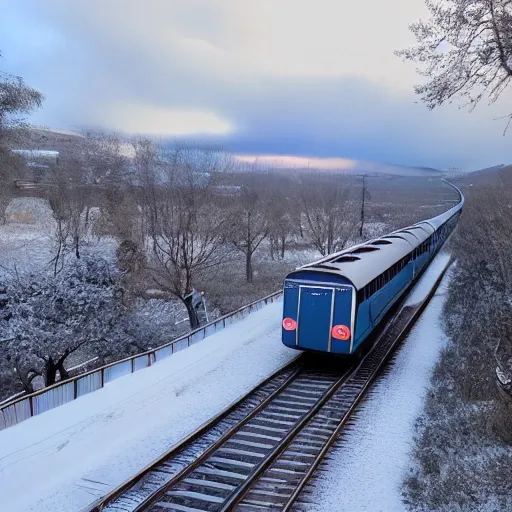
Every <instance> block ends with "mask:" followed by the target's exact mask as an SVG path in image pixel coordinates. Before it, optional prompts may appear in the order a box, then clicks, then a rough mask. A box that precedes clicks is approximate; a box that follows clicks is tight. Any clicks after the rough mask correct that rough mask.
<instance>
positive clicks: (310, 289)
mask: <svg viewBox="0 0 512 512" xmlns="http://www.w3.org/2000/svg"><path fill="white" fill-rule="evenodd" d="M333 311H334V288H326V287H323V286H304V285H303V286H300V288H299V315H298V321H297V324H298V326H297V328H298V332H297V344H298V346H299V347H300V348H303V349H309V350H321V351H322V352H326V351H328V350H329V347H330V341H331V324H332V316H333Z"/></svg>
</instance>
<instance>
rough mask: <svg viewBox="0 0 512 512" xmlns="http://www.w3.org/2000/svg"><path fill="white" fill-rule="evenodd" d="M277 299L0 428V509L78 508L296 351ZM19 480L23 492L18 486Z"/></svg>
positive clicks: (58, 511) (55, 511) (56, 510)
mask: <svg viewBox="0 0 512 512" xmlns="http://www.w3.org/2000/svg"><path fill="white" fill-rule="evenodd" d="M281 309H282V303H281V302H277V303H274V304H271V305H269V306H266V307H265V308H263V309H261V310H260V311H258V312H255V313H253V314H251V315H249V316H248V317H246V318H245V319H244V320H242V321H240V322H238V323H236V324H234V325H232V326H230V327H228V328H226V329H225V330H223V331H221V332H219V333H217V334H215V335H213V336H211V337H210V338H209V339H208V340H207V341H205V342H203V343H199V344H197V345H193V346H192V347H190V348H188V349H186V350H184V351H182V352H178V353H177V354H175V355H173V356H172V357H170V358H167V359H164V360H162V361H161V362H160V363H157V364H155V365H154V366H152V367H150V368H147V369H145V370H140V371H138V372H136V373H134V374H131V375H127V376H126V377H122V378H120V379H117V380H115V381H113V382H111V383H110V384H108V385H107V386H106V387H105V388H103V389H101V390H99V391H97V392H95V393H91V394H90V395H85V396H83V397H81V398H79V399H78V400H75V401H74V402H71V403H68V404H66V405H64V406H62V407H58V408H56V409H53V410H51V411H49V412H47V413H44V414H42V415H40V416H36V417H34V418H31V419H29V420H27V421H25V422H23V423H20V424H19V425H16V426H15V427H12V428H9V429H6V430H3V431H1V432H0V496H2V506H1V507H0V508H1V510H6V511H9V512H30V511H38V512H43V511H48V512H50V511H51V512H61V511H62V512H63V511H69V512H71V511H77V510H81V509H82V508H84V507H85V506H87V505H88V504H89V503H91V502H92V501H94V500H95V499H96V498H98V497H99V496H101V495H103V494H105V493H106V492H108V491H109V490H111V489H113V488H114V487H116V486H117V485H119V484H120V483H122V482H123V481H124V480H126V479H127V478H128V477H129V476H131V475H132V474H134V473H135V472H137V471H139V470H140V469H141V468H142V467H144V466H145V465H147V464H148V463H150V462H151V461H152V460H154V459H156V458H157V457H158V456H159V455H161V453H162V452H163V451H165V450H167V449H168V448H170V447H171V446H172V445H174V444H175V443H177V442H178V441H179V440H180V439H182V438H183V437H184V436H186V435H187V434H188V433H190V432H191V431H193V430H195V429H196V428H197V427H199V426H200V425H201V424H202V423H204V422H205V421H207V420H208V419H209V418H210V417H212V416H213V415H214V414H216V413H217V412H219V411H220V410H222V409H223V408H225V407H226V406H227V405H229V404H230V403H231V402H233V401H234V400H235V399H237V398H238V397H239V396H241V395H242V394H244V392H246V391H247V390H249V389H251V388H253V387H254V386H255V385H256V384H257V383H258V382H260V381H261V380H263V379H264V378H265V377H267V376H268V375H269V374H271V373H272V372H273V371H275V370H276V369H278V368H279V367H281V366H282V365H283V364H285V363H286V362H288V361H290V360H291V359H292V358H294V357H295V356H296V355H297V352H295V351H293V350H290V349H288V348H286V347H285V346H284V345H283V344H282V343H281V341H280V332H281V330H280V321H281ZM27 485H29V488H30V492H27Z"/></svg>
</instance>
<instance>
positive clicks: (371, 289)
mask: <svg viewBox="0 0 512 512" xmlns="http://www.w3.org/2000/svg"><path fill="white" fill-rule="evenodd" d="M451 186H453V185H451ZM453 187H454V186H453ZM454 188H456V189H457V191H458V192H459V195H460V202H459V203H458V204H457V205H456V206H454V207H453V208H451V209H450V210H448V211H447V212H445V213H443V214H441V215H439V216H437V217H434V218H432V219H428V220H425V221H422V222H419V223H417V224H414V225H413V226H409V227H407V228H404V229H400V230H397V231H394V232H392V233H390V234H388V235H386V236H383V237H380V238H377V239H374V240H370V241H369V242H365V243H363V244H359V245H357V246H355V247H352V248H350V249H346V250H344V251H341V252H338V253H335V254H331V255H329V256H327V257H325V258H322V259H321V260H318V261H316V262H314V263H311V264H309V265H305V266H303V267H301V268H299V269H297V270H295V271H293V272H290V273H289V274H288V275H287V276H286V279H285V282H284V290H283V291H284V301H283V323H282V341H283V343H284V344H285V345H287V346H288V347H291V348H295V349H298V350H307V351H315V352H327V353H332V354H340V355H341V354H343V355H351V354H353V353H354V352H356V351H357V350H358V349H359V348H360V347H361V345H362V344H363V342H364V341H365V340H366V339H367V338H368V336H369V335H370V334H371V333H372V332H373V330H374V329H375V327H376V326H377V325H378V324H379V323H380V322H381V321H382V320H383V318H384V317H385V316H386V313H387V312H388V311H389V310H390V308H391V307H392V306H393V305H394V304H396V303H397V301H398V300H399V299H400V297H402V296H403V294H404V293H405V291H406V290H407V289H408V288H409V287H410V285H411V284H412V283H414V282H415V280H416V279H417V277H418V276H419V275H420V274H421V272H422V271H423V270H424V269H425V268H426V266H428V264H429V263H430V261H431V260H432V258H433V257H434V255H435V254H436V253H437V252H438V251H439V249H440V248H441V247H442V245H443V244H444V242H445V241H446V239H447V237H448V236H449V234H450V233H451V231H452V230H453V228H454V227H455V225H456V224H457V220H458V218H459V215H460V213H461V210H462V206H463V203H464V198H463V196H462V193H461V192H460V190H459V189H458V188H457V187H454Z"/></svg>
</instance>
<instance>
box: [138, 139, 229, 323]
mask: <svg viewBox="0 0 512 512" xmlns="http://www.w3.org/2000/svg"><path fill="white" fill-rule="evenodd" d="M134 147H135V152H136V156H135V167H136V172H137V177H138V180H139V183H138V185H139V189H140V194H141V203H142V210H143V215H144V220H143V225H144V229H145V230H146V233H147V237H148V239H149V243H150V244H151V252H152V257H151V258H150V259H149V260H150V261H149V266H150V267H151V269H150V270H151V271H152V275H153V280H154V281H155V282H156V284H157V285H158V287H159V289H160V290H162V291H164V292H166V293H168V294H170V295H172V296H174V297H176V298H178V299H179V300H181V301H182V302H183V304H184V305H185V307H186V308H187V312H188V315H189V321H190V327H191V328H196V327H198V326H199V318H198V316H197V311H196V310H195V309H194V307H193V306H192V304H191V302H190V301H189V300H187V296H189V295H190V293H192V291H193V289H194V283H195V281H196V279H197V277H198V276H199V275H200V276H201V277H203V278H204V277H205V274H208V273H209V272H211V271H212V270H213V269H214V268H215V267H216V266H217V265H219V264H220V263H222V261H224V259H225V256H226V254H227V252H226V250H225V249H226V247H225V238H226V222H227V215H226V212H225V211H224V210H223V209H222V208H219V207H217V206H216V204H215V200H214V197H213V187H212V177H213V175H214V173H215V172H217V171H218V170H219V169H221V168H222V166H223V165H224V163H223V161H222V160H223V155H222V153H220V152H217V151H215V150H213V149H212V150H210V149H196V148H187V147H184V148H176V149H174V150H163V149H162V148H157V147H155V146H154V144H153V143H151V142H150V141H147V140H142V141H137V142H136V143H135V146H134Z"/></svg>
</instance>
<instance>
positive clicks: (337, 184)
mask: <svg viewBox="0 0 512 512" xmlns="http://www.w3.org/2000/svg"><path fill="white" fill-rule="evenodd" d="M351 189H352V184H351V182H350V180H349V179H348V178H345V177H343V176H341V175H340V174H322V173H319V172H318V173H308V174H307V175H305V176H303V177H302V178H301V184H300V198H301V204H302V208H303V212H304V216H305V218H306V222H307V227H308V230H309V235H310V237H311V242H312V244H313V246H314V247H315V248H316V249H317V250H318V251H319V252H320V254H322V255H323V256H325V255H327V254H330V253H332V252H335V251H338V250H341V249H343V247H344V246H345V244H346V243H347V242H348V240H349V239H350V237H351V236H352V235H353V234H354V232H355V229H356V228H355V226H356V219H355V215H354V213H355V212H354V210H353V207H352V205H351V204H350V202H349V198H350V193H351Z"/></svg>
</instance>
